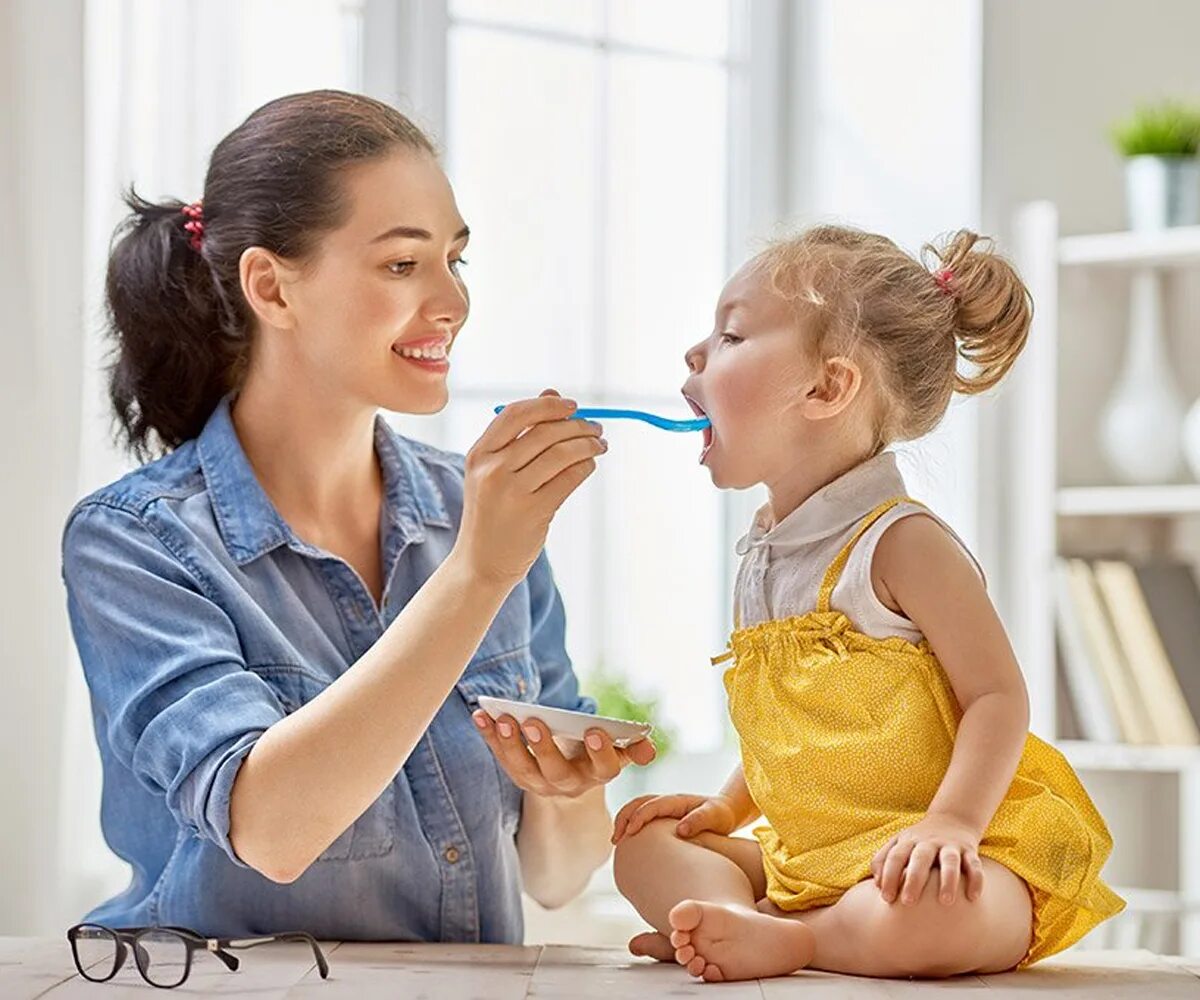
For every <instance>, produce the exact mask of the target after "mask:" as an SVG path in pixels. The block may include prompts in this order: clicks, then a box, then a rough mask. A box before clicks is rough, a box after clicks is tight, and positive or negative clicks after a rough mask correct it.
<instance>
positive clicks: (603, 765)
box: [471, 709, 655, 798]
mask: <svg viewBox="0 0 1200 1000" xmlns="http://www.w3.org/2000/svg"><path fill="white" fill-rule="evenodd" d="M471 718H472V719H473V720H474V721H475V725H476V726H477V727H478V728H479V732H480V734H481V735H482V736H483V739H484V742H485V743H487V745H488V746H489V747H491V750H492V753H494V754H495V755H496V759H497V760H498V761H499V762H500V766H501V767H502V768H504V771H505V773H506V774H507V775H508V776H509V777H510V778H511V779H512V780H513V783H514V784H515V785H516V786H517V787H518V788H521V789H523V790H524V791H526V792H532V793H533V794H535V795H545V796H551V797H554V796H564V797H567V798H577V797H578V796H580V795H582V794H583V793H584V792H586V791H588V790H590V789H592V788H596V787H597V786H599V785H604V784H607V783H608V782H609V781H612V779H613V778H615V777H616V776H617V775H618V774H620V773H621V770H622V769H623V768H624V767H625V766H626V765H628V764H641V765H645V764H649V763H650V762H651V761H652V760H654V756H655V750H654V744H653V743H652V742H651V741H650V740H648V739H641V740H638V741H637V742H636V743H633V744H631V745H630V746H629V747H628V748H627V749H624V750H622V749H620V748H618V747H615V746H613V742H612V739H611V737H609V735H608V734H607V733H606V732H604V731H603V730H602V729H590V730H588V732H587V733H586V735H585V739H584V751H585V752H584V753H581V754H579V755H578V756H577V757H566V756H564V755H563V752H562V751H561V750H560V749H559V748H558V745H557V744H556V743H555V742H554V740H553V739H552V738H551V735H550V730H549V729H548V728H547V726H546V724H545V723H544V722H542V721H541V720H539V719H528V720H527V721H526V722H525V724H524V725H523V726H519V725H518V724H517V721H516V720H515V719H514V718H513V717H512V716H511V715H502V716H500V718H499V719H497V720H495V721H493V720H492V719H491V718H490V717H489V716H488V714H487V713H486V712H484V711H483V710H482V709H478V710H476V711H475V712H474V713H473V714H472V716H471Z"/></svg>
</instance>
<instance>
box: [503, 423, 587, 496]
mask: <svg viewBox="0 0 1200 1000" xmlns="http://www.w3.org/2000/svg"><path fill="white" fill-rule="evenodd" d="M606 451H608V442H607V441H605V440H604V439H603V438H601V437H598V436H597V435H596V434H593V433H588V434H585V435H582V436H574V437H569V438H567V439H566V440H563V441H559V442H558V443H557V444H553V445H551V446H550V447H548V448H547V449H546V450H545V451H543V452H542V453H541V454H540V455H538V456H537V458H535V459H534V460H533V461H531V462H530V463H529V464H528V465H526V466H525V468H523V469H522V470H521V471H520V472H518V473H516V474H515V475H516V478H517V481H518V482H519V483H520V484H521V486H522V488H523V489H526V490H528V491H529V492H530V493H537V492H538V490H540V489H541V488H542V487H543V486H546V485H547V484H549V483H550V482H552V481H553V480H554V479H555V478H556V477H557V476H558V475H559V474H560V473H562V472H565V471H566V470H567V469H570V468H571V467H572V466H574V465H582V464H586V463H589V462H590V463H591V464H592V465H593V467H594V465H595V461H596V458H597V457H598V456H600V455H603V454H604V453H605V452H606ZM585 478H586V477H585Z"/></svg>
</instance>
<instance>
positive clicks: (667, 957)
mask: <svg viewBox="0 0 1200 1000" xmlns="http://www.w3.org/2000/svg"><path fill="white" fill-rule="evenodd" d="M629 952H630V954H632V955H641V956H647V957H649V958H652V959H654V960H655V961H656V962H673V961H675V949H674V947H672V945H671V942H670V941H668V940H667V939H666V938H665V937H664V936H663V935H662V934H659V933H658V932H657V931H645V932H644V933H642V934H636V935H634V936H633V937H632V938H631V939H630V941H629Z"/></svg>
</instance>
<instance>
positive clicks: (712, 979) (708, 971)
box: [701, 962, 725, 983]
mask: <svg viewBox="0 0 1200 1000" xmlns="http://www.w3.org/2000/svg"><path fill="white" fill-rule="evenodd" d="M701 978H702V979H703V980H704V981H705V982H706V983H723V982H725V976H724V975H722V973H721V970H720V969H718V968H717V967H716V966H715V965H713V964H712V962H709V963H708V965H706V966H705V967H704V974H703V976H702V977H701Z"/></svg>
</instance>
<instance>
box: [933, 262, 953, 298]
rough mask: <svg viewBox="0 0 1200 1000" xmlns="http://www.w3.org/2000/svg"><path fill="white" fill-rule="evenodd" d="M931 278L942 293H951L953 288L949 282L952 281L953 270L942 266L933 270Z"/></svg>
mask: <svg viewBox="0 0 1200 1000" xmlns="http://www.w3.org/2000/svg"><path fill="white" fill-rule="evenodd" d="M933 280H934V281H935V282H936V283H937V286H938V290H939V291H940V292H941V293H942V294H943V295H953V294H954V288H953V287H952V285H951V283H952V282H953V281H954V272H953V271H951V270H950V268H948V267H943V268H941V269H939V270H937V271H934V272H933Z"/></svg>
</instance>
